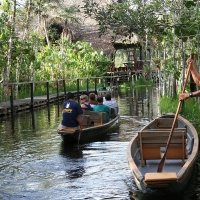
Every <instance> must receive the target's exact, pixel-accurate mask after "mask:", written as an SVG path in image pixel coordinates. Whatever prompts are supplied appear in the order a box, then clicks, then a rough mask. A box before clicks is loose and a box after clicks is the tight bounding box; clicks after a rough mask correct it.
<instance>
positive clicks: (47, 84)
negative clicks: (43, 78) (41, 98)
mask: <svg viewBox="0 0 200 200" xmlns="http://www.w3.org/2000/svg"><path fill="white" fill-rule="evenodd" d="M46 87H47V107H48V119H49V121H50V103H49V82H46Z"/></svg>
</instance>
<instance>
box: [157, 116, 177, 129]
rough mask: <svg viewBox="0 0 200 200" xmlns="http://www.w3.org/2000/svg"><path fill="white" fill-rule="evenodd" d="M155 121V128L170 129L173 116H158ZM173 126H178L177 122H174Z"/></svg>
mask: <svg viewBox="0 0 200 200" xmlns="http://www.w3.org/2000/svg"><path fill="white" fill-rule="evenodd" d="M155 121H156V128H157V129H170V130H171V128H172V124H173V122H174V118H158V119H155ZM174 127H175V128H177V127H178V122H177V121H176V123H175V126H174Z"/></svg>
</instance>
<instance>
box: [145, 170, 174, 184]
mask: <svg viewBox="0 0 200 200" xmlns="http://www.w3.org/2000/svg"><path fill="white" fill-rule="evenodd" d="M177 180H178V177H177V175H176V173H175V172H159V173H156V172H152V173H146V174H145V175H144V181H145V182H146V183H153V182H160V181H162V183H163V181H166V182H168V181H177Z"/></svg>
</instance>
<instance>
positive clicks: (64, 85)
mask: <svg viewBox="0 0 200 200" xmlns="http://www.w3.org/2000/svg"><path fill="white" fill-rule="evenodd" d="M63 89H64V95H65V101H66V100H67V98H66V93H67V90H66V83H65V80H64V79H63Z"/></svg>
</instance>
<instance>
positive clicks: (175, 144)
mask: <svg viewBox="0 0 200 200" xmlns="http://www.w3.org/2000/svg"><path fill="white" fill-rule="evenodd" d="M170 131H171V130H159V129H158V130H151V129H149V130H143V131H140V132H138V138H139V146H140V155H141V162H142V166H144V165H145V164H146V160H155V159H161V158H162V153H161V148H163V147H166V145H167V141H168V138H169V134H170ZM186 145H187V134H186V129H185V128H179V129H174V131H173V135H172V138H171V142H170V145H169V148H168V150H167V154H166V159H181V160H182V164H184V159H186V158H187V156H188V154H187V150H186Z"/></svg>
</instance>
